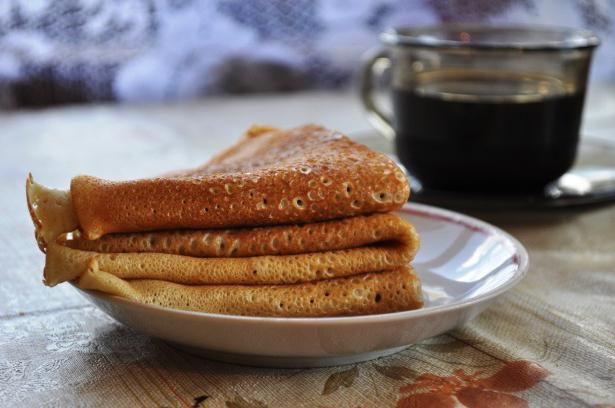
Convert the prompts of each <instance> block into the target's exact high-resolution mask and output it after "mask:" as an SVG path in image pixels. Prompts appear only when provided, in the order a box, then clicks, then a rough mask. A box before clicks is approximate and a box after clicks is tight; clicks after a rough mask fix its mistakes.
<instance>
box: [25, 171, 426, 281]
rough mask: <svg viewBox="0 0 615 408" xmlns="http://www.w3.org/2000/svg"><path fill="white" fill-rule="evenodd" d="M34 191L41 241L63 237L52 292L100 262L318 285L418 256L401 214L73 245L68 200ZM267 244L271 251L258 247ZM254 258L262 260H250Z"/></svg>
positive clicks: (124, 268)
mask: <svg viewBox="0 0 615 408" xmlns="http://www.w3.org/2000/svg"><path fill="white" fill-rule="evenodd" d="M27 192H28V194H27V196H28V203H29V208H30V211H31V215H32V217H33V220H34V223H35V225H36V230H37V235H44V236H47V237H49V236H53V237H57V238H56V239H53V240H51V242H46V241H45V242H43V246H44V248H45V250H46V252H47V257H46V262H45V272H44V276H45V283H46V284H47V285H50V286H53V285H56V284H58V283H61V282H65V281H70V280H73V279H76V278H78V277H79V276H80V275H81V274H82V273H83V272H84V271H85V270H86V269H87V265H88V264H89V263H90V262H91V261H92V260H96V261H97V262H98V264H99V265H100V267H101V269H102V270H104V271H105V272H108V273H111V274H113V275H115V276H117V277H119V278H123V279H159V280H166V281H169V282H174V283H181V284H190V285H203V284H289V283H298V282H310V281H316V280H322V279H329V278H336V277H343V276H350V275H355V274H361V273H367V272H373V271H381V270H389V269H393V268H396V267H399V266H402V265H405V264H407V263H408V262H410V261H411V260H412V258H413V257H414V255H415V253H416V251H417V249H418V236H417V234H416V231H415V230H414V228H413V227H412V226H411V225H410V224H408V223H407V222H406V221H404V220H402V219H401V218H400V217H398V216H397V215H395V214H375V215H369V216H359V217H353V218H347V219H344V220H334V221H327V222H321V223H316V224H308V225H304V226H278V227H267V228H253V229H240V230H237V231H232V230H231V231H217V230H210V231H182V232H149V233H142V234H141V233H131V234H121V235H115V234H111V235H107V236H106V237H103V238H101V239H98V240H94V241H88V240H85V239H82V238H81V237H80V236H79V233H78V231H76V232H71V233H70V236H71V238H72V239H68V238H69V237H68V236H67V235H66V234H64V233H63V232H66V231H62V229H64V230H66V229H71V228H74V226H75V225H74V222H75V220H74V216H72V215H71V212H72V209H73V206H72V204H71V200H70V198H69V197H68V196H67V194H66V193H62V192H61V191H59V190H52V189H48V188H46V187H44V186H41V185H39V184H37V183H35V182H34V180H33V179H32V178H30V179H29V181H28V185H27ZM289 234H290V237H291V239H290V240H289V239H288V237H289ZM75 236H77V238H75ZM204 237H213V240H212V242H213V244H212V242H210V243H208V244H205V243H204V242H203V238H204ZM231 237H232V239H231ZM152 239H153V241H152ZM197 240H198V241H197ZM152 242H153V244H152ZM194 242H197V245H194ZM220 242H231V244H230V245H231V251H232V248H233V247H234V248H235V249H236V253H235V254H234V255H231V254H230V252H225V253H223V252H222V251H221V250H220ZM262 242H265V243H267V245H265V246H262V245H256V244H258V243H262ZM273 242H278V245H277V246H272V245H271V244H272V243H273ZM39 243H40V242H39ZM212 245H213V246H212ZM253 245H255V247H254V248H252V246H253ZM165 251H166V252H165ZM188 251H191V254H190V255H191V256H188V255H187V254H185V252H188ZM251 251H252V252H253V253H252V255H257V256H243V257H242V255H246V254H247V253H250V252H251ZM281 254H283V255H281ZM208 255H214V257H206V256H208ZM232 256H236V257H232Z"/></svg>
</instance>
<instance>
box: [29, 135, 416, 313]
mask: <svg viewBox="0 0 615 408" xmlns="http://www.w3.org/2000/svg"><path fill="white" fill-rule="evenodd" d="M26 190H27V196H28V207H29V209H30V214H31V216H32V219H33V221H34V224H35V228H36V237H37V241H38V244H39V247H40V248H41V250H43V252H45V253H46V262H45V272H44V276H45V283H46V284H47V285H49V286H53V285H56V284H58V283H61V282H65V281H73V282H74V283H75V284H76V285H77V286H79V287H80V288H83V289H93V290H99V291H102V292H106V293H108V294H113V295H117V296H121V297H124V298H128V299H132V300H135V301H138V302H143V303H149V304H153V305H158V306H163V307H170V308H176V309H186V310H196V311H204V312H211V313H225V314H238V315H251V316H293V317H299V316H343V315H361V314H372V313H385V312H392V311H399V310H408V309H415V308H419V307H421V305H422V301H421V291H420V283H419V281H418V279H417V277H416V275H415V273H414V271H413V270H412V268H411V267H410V265H409V262H410V261H411V260H412V258H413V257H414V255H415V253H416V251H417V249H418V237H417V234H416V232H415V230H414V228H413V227H412V226H411V225H410V224H409V223H407V222H406V221H404V220H403V219H401V218H400V217H398V216H397V215H395V214H393V213H391V212H390V211H392V210H395V209H397V208H399V207H401V206H402V205H403V204H404V203H405V202H406V200H407V199H408V195H409V186H408V182H407V179H406V177H405V175H404V174H403V172H402V171H401V170H400V169H399V168H398V167H397V166H396V165H395V163H393V162H392V161H391V160H390V159H389V158H388V157H386V156H385V155H383V154H380V153H377V152H374V151H371V150H369V149H368V148H367V147H365V146H362V145H360V144H357V143H355V142H353V141H351V140H350V139H348V138H347V137H345V136H343V135H341V134H339V133H337V132H333V131H330V130H327V129H325V128H323V127H320V126H316V125H308V126H303V127H300V128H295V129H290V130H278V129H274V128H269V127H253V128H251V129H249V130H248V131H247V132H246V134H245V136H244V137H243V138H242V139H241V140H240V141H239V142H238V143H237V144H236V145H234V146H233V147H231V148H229V149H227V150H226V151H224V152H222V153H220V154H219V155H217V156H215V157H214V158H213V159H212V160H210V161H209V162H208V163H206V164H205V165H203V166H201V167H198V168H196V169H191V170H187V171H181V172H176V173H172V174H167V175H164V176H161V177H156V178H150V179H141V180H134V181H122V182H111V181H106V180H101V179H98V178H94V177H89V176H78V177H75V178H73V180H72V182H71V188H70V191H59V190H51V189H48V188H46V187H43V186H41V185H39V184H37V183H35V182H34V181H33V180H32V177H31V176H30V177H29V178H28V182H27V188H26Z"/></svg>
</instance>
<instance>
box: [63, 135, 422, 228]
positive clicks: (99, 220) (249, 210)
mask: <svg viewBox="0 0 615 408" xmlns="http://www.w3.org/2000/svg"><path fill="white" fill-rule="evenodd" d="M409 192H410V188H409V186H408V182H407V179H406V177H405V175H404V174H403V172H402V171H401V170H400V169H399V167H397V165H396V164H395V163H394V162H393V161H392V160H391V159H389V158H388V157H387V156H386V155H384V154H382V153H378V152H374V151H372V150H370V149H368V148H367V147H365V146H363V145H361V144H358V143H355V142H353V141H352V140H350V139H349V138H347V137H346V136H343V135H342V134H340V133H338V132H334V131H330V130H327V129H325V128H323V127H321V126H317V125H307V126H303V127H299V128H295V129H290V130H278V129H274V128H269V127H253V128H251V129H250V130H249V131H248V132H247V133H246V134H245V135H244V137H243V138H242V139H241V140H240V141H239V142H238V143H237V144H236V145H234V146H233V147H231V148H229V149H227V150H226V151H224V152H222V153H221V154H219V155H217V156H215V157H214V158H213V159H212V160H210V161H209V162H208V163H206V164H204V165H203V166H201V167H198V168H196V169H192V170H186V171H182V172H176V173H172V174H168V175H165V176H161V177H156V178H150V179H141V180H133V181H121V182H112V181H107V180H102V179H99V178H95V177H91V176H77V177H75V178H73V180H72V182H71V188H70V194H71V198H72V202H73V205H74V210H75V215H76V217H77V219H78V221H79V227H80V229H81V231H82V232H83V235H84V237H86V238H87V239H96V238H99V237H101V236H103V235H105V234H109V233H116V232H144V231H152V230H164V229H173V230H176V229H205V228H229V227H246V226H262V225H280V224H292V223H311V222H315V221H322V220H330V219H334V218H343V217H351V216H356V215H360V214H369V213H374V212H388V211H391V210H394V209H396V208H399V207H401V206H402V205H403V203H405V202H406V200H407V199H408V195H409Z"/></svg>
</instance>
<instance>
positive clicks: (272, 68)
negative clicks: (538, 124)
mask: <svg viewBox="0 0 615 408" xmlns="http://www.w3.org/2000/svg"><path fill="white" fill-rule="evenodd" d="M453 21H471V22H477V21H480V22H489V23H494V24H500V23H524V24H551V25H563V26H571V27H585V28H589V29H591V30H593V31H594V32H596V33H597V34H598V35H599V36H600V37H601V38H602V40H603V42H602V46H601V47H600V48H599V49H598V52H597V54H596V56H595V60H594V65H593V70H592V77H591V80H592V82H596V81H610V82H613V81H615V0H474V1H470V0H294V1H291V0H250V1H246V0H3V1H0V108H3V109H11V108H17V107H37V106H48V105H56V104H65V103H87V102H94V101H119V102H148V101H166V100H185V99H194V98H199V97H202V96H207V95H219V94H244V93H256V92H288V91H294V90H301V89H344V88H348V87H350V86H351V85H352V84H353V78H354V76H355V73H356V72H357V70H358V68H359V66H360V57H361V55H362V53H363V52H365V51H366V50H367V49H369V48H371V47H373V46H375V45H376V44H377V43H378V39H377V34H378V33H379V32H380V31H382V30H383V29H384V28H386V27H389V26H399V25H426V24H432V23H437V22H453Z"/></svg>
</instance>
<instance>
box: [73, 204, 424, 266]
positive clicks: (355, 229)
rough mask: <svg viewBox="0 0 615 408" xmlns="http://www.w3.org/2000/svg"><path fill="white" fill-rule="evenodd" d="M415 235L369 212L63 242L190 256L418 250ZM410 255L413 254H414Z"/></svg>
mask: <svg viewBox="0 0 615 408" xmlns="http://www.w3.org/2000/svg"><path fill="white" fill-rule="evenodd" d="M417 239H418V238H417V236H416V232H415V230H414V227H412V226H411V225H410V224H409V223H408V222H407V221H405V220H403V219H402V218H400V217H399V216H398V215H396V214H392V213H387V214H370V215H359V216H356V217H349V218H342V219H338V220H331V221H321V222H316V223H311V224H301V225H279V226H270V227H253V228H237V229H226V230H216V229H213V230H211V229H210V230H179V231H155V232H145V233H118V234H109V235H105V236H104V237H101V238H99V239H95V240H88V239H84V238H83V237H82V236H80V234H79V233H78V231H77V233H76V234H73V236H72V239H70V240H65V241H63V244H64V245H66V246H68V247H70V248H74V249H81V250H84V251H95V252H101V253H122V252H139V253H142V252H156V253H166V254H175V255H187V256H193V257H199V258H200V257H214V258H218V257H219V258H225V257H233V258H235V257H249V256H262V255H293V254H305V253H311V252H321V251H332V250H338V249H349V248H357V247H363V246H367V245H373V244H378V243H390V244H393V243H402V244H406V245H408V246H410V247H411V250H412V251H416V246H417V243H416V241H417ZM412 255H413V254H412Z"/></svg>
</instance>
